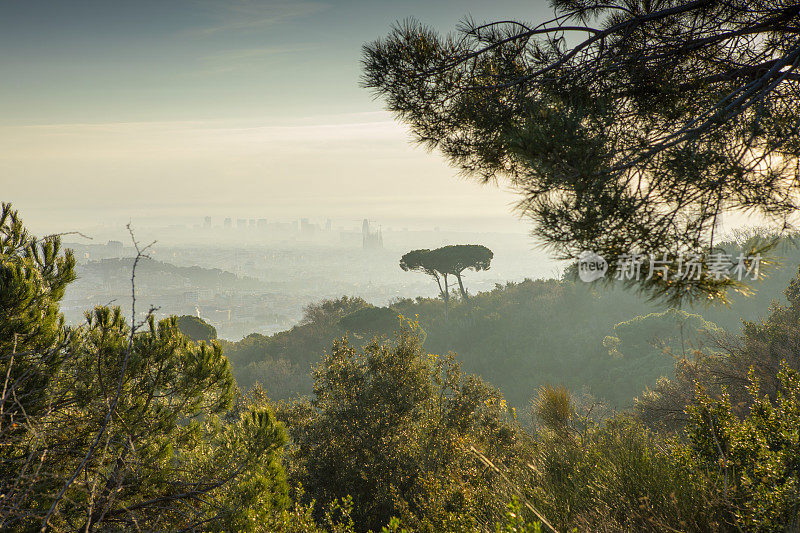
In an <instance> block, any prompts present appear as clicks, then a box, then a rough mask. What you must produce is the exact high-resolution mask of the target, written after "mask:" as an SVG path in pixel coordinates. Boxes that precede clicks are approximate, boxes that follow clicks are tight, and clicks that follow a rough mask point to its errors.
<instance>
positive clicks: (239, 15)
mask: <svg viewBox="0 0 800 533" xmlns="http://www.w3.org/2000/svg"><path fill="white" fill-rule="evenodd" d="M203 5H205V6H207V7H208V8H209V10H210V12H211V16H210V18H211V19H212V20H211V22H210V24H209V25H208V26H205V27H200V28H196V29H195V30H194V33H196V34H198V35H213V34H216V33H221V32H230V31H243V30H254V29H262V28H265V27H268V26H273V25H275V24H280V23H284V22H287V21H289V20H292V19H297V18H302V17H307V16H309V15H313V14H316V13H320V12H322V11H325V10H326V9H328V7H330V6H328V5H327V4H324V3H321V2H309V1H303V0H300V1H297V2H273V1H269V0H266V1H264V0H262V1H254V0H251V1H248V0H234V1H232V2H227V3H221V2H212V3H205V2H204V3H203Z"/></svg>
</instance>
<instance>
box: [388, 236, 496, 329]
mask: <svg viewBox="0 0 800 533" xmlns="http://www.w3.org/2000/svg"><path fill="white" fill-rule="evenodd" d="M493 257H494V253H493V252H492V251H491V250H490V249H488V248H487V247H485V246H482V245H479V244H455V245H450V246H443V247H441V248H436V249H435V250H428V249H422V250H411V251H410V252H408V253H406V254H404V255H403V257H401V258H400V268H402V269H403V270H405V271H406V272H408V271H416V272H424V273H425V274H428V275H429V276H431V277H433V279H435V280H436V284H437V285H438V286H439V294H440V295H441V296H442V299H443V300H444V302H445V315H447V307H448V304H449V302H450V286H449V282H448V276H450V275H452V276H455V278H456V279H457V280H458V287H459V289H460V290H461V296H462V297H463V298H464V299H465V300H467V299H468V298H469V295H468V294H467V291H466V289H465V288H464V282H463V280H462V276H461V275H462V272H464V270H467V269H472V270H475V271H478V270H488V269H489V267H490V265H491V262H492V258H493Z"/></svg>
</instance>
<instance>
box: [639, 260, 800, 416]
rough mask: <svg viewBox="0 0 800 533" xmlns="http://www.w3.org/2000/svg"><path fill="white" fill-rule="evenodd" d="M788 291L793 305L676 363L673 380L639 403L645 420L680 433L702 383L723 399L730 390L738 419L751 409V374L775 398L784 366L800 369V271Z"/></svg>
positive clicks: (772, 311)
mask: <svg viewBox="0 0 800 533" xmlns="http://www.w3.org/2000/svg"><path fill="white" fill-rule="evenodd" d="M787 285H788V287H787V288H786V289H785V291H784V294H785V295H786V298H787V301H788V304H789V305H778V304H777V303H773V304H772V305H771V306H770V308H769V315H768V316H767V317H766V318H764V319H761V320H755V321H752V322H751V321H744V322H743V325H742V334H741V336H739V337H734V336H732V335H730V334H727V335H720V334H717V335H716V336H715V341H714V342H713V343H711V344H710V345H708V348H709V349H707V350H704V351H702V352H700V351H696V352H695V353H694V355H695V357H694V358H692V359H682V360H678V361H677V362H676V367H675V375H674V378H673V379H662V380H660V381H659V382H658V383H657V385H656V386H655V387H654V388H653V389H652V390H648V391H646V392H645V393H644V394H643V395H642V396H641V397H640V398H639V399H638V400H637V411H638V412H639V414H640V416H641V417H642V418H643V419H644V420H647V421H648V423H650V424H652V425H662V426H664V427H666V428H668V429H675V428H676V427H679V426H680V425H682V424H683V423H685V422H686V420H687V416H686V413H684V407H685V406H686V405H688V404H690V403H691V402H692V401H693V399H694V397H695V391H696V385H697V384H698V383H699V384H700V385H702V387H703V388H704V389H705V390H706V393H707V394H710V395H712V396H718V395H719V394H721V392H722V389H723V387H724V388H725V389H726V390H727V393H728V396H729V398H730V401H731V405H732V406H733V409H734V411H735V412H736V413H738V414H739V415H743V414H744V413H746V412H747V410H748V409H749V408H750V406H751V403H752V397H751V395H750V393H749V392H748V383H749V380H750V378H749V374H750V373H751V372H753V373H754V375H755V377H756V378H757V379H758V380H759V382H760V384H761V385H760V387H761V390H762V391H763V392H765V393H766V394H768V395H769V396H770V397H772V398H775V397H776V395H777V393H778V390H779V389H780V386H781V383H780V380H779V379H778V377H777V376H778V371H779V370H780V368H781V365H782V364H784V363H785V364H787V365H788V366H789V367H790V368H793V369H800V359H799V358H798V351H797V346H798V345H800V292H798V291H797V287H798V286H800V271H798V274H797V275H796V276H795V277H794V278H793V279H792V280H790V281H789V282H788V283H787Z"/></svg>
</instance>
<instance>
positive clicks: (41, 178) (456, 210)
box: [0, 0, 550, 231]
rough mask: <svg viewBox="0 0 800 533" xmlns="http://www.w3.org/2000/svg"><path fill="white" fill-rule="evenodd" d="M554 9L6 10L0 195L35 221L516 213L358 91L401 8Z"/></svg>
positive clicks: (43, 225)
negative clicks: (367, 57)
mask: <svg viewBox="0 0 800 533" xmlns="http://www.w3.org/2000/svg"><path fill="white" fill-rule="evenodd" d="M467 14H470V15H472V16H473V17H474V18H475V19H477V20H494V19H508V18H518V19H524V20H529V21H537V20H542V19H543V18H544V17H547V16H548V15H549V14H550V8H549V7H547V4H546V2H545V1H544V0H538V1H537V0H531V1H527V2H523V1H517V0H503V1H494V2H478V1H472V0H469V1H449V0H448V1H436V2H432V1H427V2H424V1H417V0H414V1H395V2H389V1H368V0H358V1H356V0H353V1H329V2H316V1H304V0H301V1H296V2H273V1H255V0H252V1H227V0H216V1H212V0H169V1H165V0H139V1H135V2H130V1H116V0H101V1H59V2H52V1H42V0H24V1H23V0H6V1H4V2H2V3H0V50H2V51H3V53H2V54H0V73H2V79H3V82H2V83H0V199H2V200H6V201H8V200H10V201H13V202H15V203H16V204H17V206H18V207H19V208H20V209H21V210H22V214H23V217H24V218H25V219H26V220H27V221H28V222H29V223H30V224H31V225H32V226H33V227H34V229H38V230H39V231H56V230H66V229H73V228H74V227H84V226H86V225H88V224H91V223H96V222H98V221H99V220H103V221H106V219H108V220H107V221H110V222H112V223H114V222H116V221H118V220H123V219H128V218H132V219H136V218H137V217H139V218H149V219H154V218H164V219H167V218H168V219H170V220H172V221H174V222H179V221H182V220H185V221H187V222H191V221H192V220H194V219H196V218H197V217H200V216H202V215H204V214H206V213H207V214H211V215H215V216H223V215H225V214H228V213H229V214H230V216H234V217H235V216H242V217H259V218H260V217H267V218H276V217H290V216H320V217H328V216H330V217H342V218H353V217H354V216H356V217H363V216H369V217H371V218H377V219H392V220H402V219H403V218H409V219H412V218H414V217H426V218H429V217H433V218H435V217H441V218H443V219H447V218H451V219H461V220H463V219H464V218H465V217H466V218H471V219H474V220H475V221H476V222H475V223H476V225H480V224H481V221H482V220H487V221H488V220H490V219H491V220H493V221H495V222H497V221H498V220H499V221H504V220H507V221H508V227H509V228H510V229H513V230H519V231H524V230H525V229H526V227H525V226H524V224H523V223H520V222H517V221H516V220H515V218H514V216H513V215H512V214H511V212H510V204H511V203H512V202H513V201H514V196H513V195H511V194H509V193H507V192H504V191H500V190H496V189H494V190H493V189H489V188H485V187H479V186H477V185H475V184H472V183H469V182H465V181H464V180H459V179H457V178H456V177H455V175H456V172H455V171H454V170H453V169H451V168H448V167H447V166H446V165H444V163H443V162H442V160H441V158H440V157H439V156H438V154H432V155H429V154H426V153H425V152H424V151H423V150H421V149H419V148H416V147H414V146H412V145H410V144H409V142H408V135H407V133H406V132H405V130H404V128H403V127H402V125H400V124H397V123H396V122H394V121H393V120H392V118H391V117H390V116H389V115H388V114H387V113H385V112H383V111H382V104H381V102H376V101H373V99H372V96H371V94H370V93H369V92H368V91H367V90H365V89H362V88H360V87H359V85H358V82H359V76H360V65H359V59H360V49H361V46H362V44H363V43H364V42H366V41H370V40H372V39H374V38H376V37H379V36H382V35H385V34H386V33H387V32H388V30H389V27H390V25H391V24H392V23H393V22H395V21H397V20H398V19H403V18H407V17H415V18H417V19H418V20H420V21H422V22H424V23H428V24H431V25H433V26H435V27H438V28H441V29H443V30H449V29H452V28H454V27H455V25H456V24H457V23H458V22H459V20H460V19H461V18H463V17H464V16H465V15H467Z"/></svg>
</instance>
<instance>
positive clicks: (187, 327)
mask: <svg viewBox="0 0 800 533" xmlns="http://www.w3.org/2000/svg"><path fill="white" fill-rule="evenodd" d="M178 329H179V330H180V332H181V333H183V334H184V335H186V336H187V337H189V338H190V339H192V340H193V341H195V342H210V341H213V340H215V339H216V338H217V328H215V327H214V326H212V325H211V324H209V323H208V322H206V321H205V320H203V319H202V318H200V317H196V316H192V315H183V316H179V317H178Z"/></svg>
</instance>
